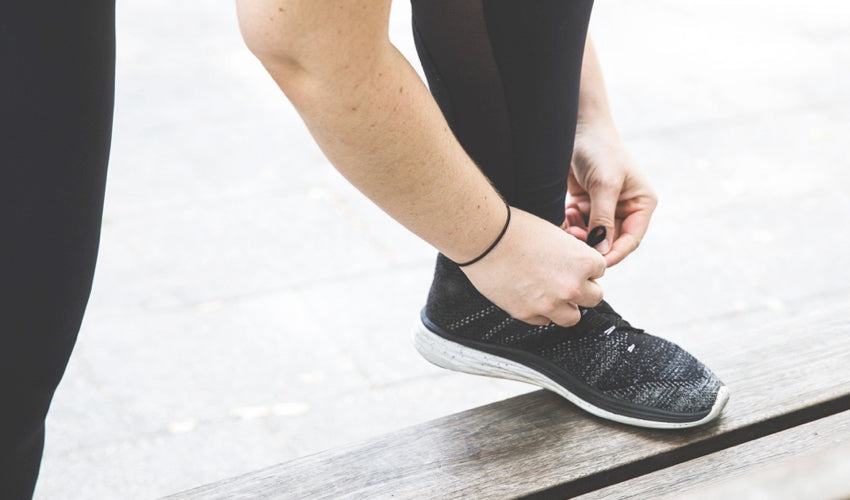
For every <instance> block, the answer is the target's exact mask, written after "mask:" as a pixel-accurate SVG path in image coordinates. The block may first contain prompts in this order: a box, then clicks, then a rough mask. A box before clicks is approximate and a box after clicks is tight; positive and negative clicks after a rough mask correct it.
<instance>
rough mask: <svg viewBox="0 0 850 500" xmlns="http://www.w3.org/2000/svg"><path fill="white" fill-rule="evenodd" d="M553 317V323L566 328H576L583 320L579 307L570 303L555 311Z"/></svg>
mask: <svg viewBox="0 0 850 500" xmlns="http://www.w3.org/2000/svg"><path fill="white" fill-rule="evenodd" d="M551 316H552V317H551V320H552V322H553V323H555V324H557V325H560V326H565V327H569V326H574V325H575V324H576V323H578V322H579V321H580V320H581V312H580V311H579V310H578V306H576V305H575V304H570V303H569V302H567V303H564V305H563V306H562V307H559V308H558V309H557V310H555V311H553V312H552V314H551Z"/></svg>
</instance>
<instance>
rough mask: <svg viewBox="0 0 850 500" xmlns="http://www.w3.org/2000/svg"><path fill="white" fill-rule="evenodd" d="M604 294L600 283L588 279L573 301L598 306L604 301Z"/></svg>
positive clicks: (582, 304) (585, 305) (577, 303)
mask: <svg viewBox="0 0 850 500" xmlns="http://www.w3.org/2000/svg"><path fill="white" fill-rule="evenodd" d="M602 295H603V294H602V287H601V286H600V285H599V283H597V282H595V281H593V280H587V281H585V282H584V283H583V284H582V287H581V290H580V293H579V295H578V296H577V297H575V298H574V299H573V300H572V301H571V302H572V303H574V304H576V305H580V306H584V307H596V306H597V305H599V303H600V302H602Z"/></svg>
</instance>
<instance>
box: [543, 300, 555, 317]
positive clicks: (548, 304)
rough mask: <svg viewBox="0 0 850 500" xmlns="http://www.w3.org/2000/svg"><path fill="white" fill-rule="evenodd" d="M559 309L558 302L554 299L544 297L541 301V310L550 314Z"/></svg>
mask: <svg viewBox="0 0 850 500" xmlns="http://www.w3.org/2000/svg"><path fill="white" fill-rule="evenodd" d="M557 310H558V304H557V303H556V302H555V301H554V300H552V299H543V300H542V301H541V302H540V312H542V313H543V314H545V315H547V316H550V315H551V314H553V313H555V312H556V311H557Z"/></svg>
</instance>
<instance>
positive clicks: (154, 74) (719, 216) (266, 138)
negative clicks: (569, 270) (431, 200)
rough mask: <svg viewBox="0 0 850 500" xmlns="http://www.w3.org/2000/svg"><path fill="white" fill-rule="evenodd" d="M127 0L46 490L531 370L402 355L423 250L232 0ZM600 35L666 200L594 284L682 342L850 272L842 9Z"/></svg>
mask: <svg viewBox="0 0 850 500" xmlns="http://www.w3.org/2000/svg"><path fill="white" fill-rule="evenodd" d="M393 7H394V9H393V16H392V21H391V22H392V25H391V37H392V39H393V40H394V42H395V43H396V44H397V45H398V46H399V48H400V49H401V50H402V51H403V52H404V53H405V54H406V55H407V56H408V57H409V58H410V59H411V61H412V62H414V65H415V66H416V67H417V68H418V61H417V60H416V56H415V51H414V49H413V43H412V39H411V36H410V33H409V27H408V26H409V6H408V4H407V3H406V2H404V1H402V0H396V1H395V2H393ZM118 14H119V18H118V33H119V35H118V47H119V52H118V77H117V104H116V117H115V135H114V143H113V154H112V160H111V165H110V174H109V181H108V187H107V201H106V206H105V215H104V224H103V235H102V243H101V250H100V258H99V262H98V268H97V274H96V277H95V286H94V290H93V293H92V297H91V301H90V305H89V309H88V311H87V314H86V318H85V321H84V323H83V327H82V330H81V332H80V338H79V342H78V344H77V347H76V349H75V351H74V354H73V356H72V359H71V362H70V364H69V367H68V371H67V374H66V376H65V378H64V380H63V382H62V384H61V385H60V387H59V390H58V392H57V394H56V398H55V400H54V403H53V407H52V411H51V413H50V415H49V417H48V431H47V445H46V450H45V457H44V462H43V466H42V471H41V477H40V481H39V484H38V487H37V490H36V498H43V499H53V498H74V499H75V498H86V499H91V498H151V497H157V496H161V495H165V494H168V493H172V492H176V491H180V490H184V489H188V488H191V487H193V486H197V485H199V484H202V483H207V482H211V481H215V480H219V479H222V478H225V477H229V476H233V475H237V474H240V473H243V472H247V471H251V470H255V469H258V468H262V467H265V466H268V465H272V464H275V463H279V462H282V461H285V460H287V459H291V458H295V457H298V456H302V455H305V454H308V453H313V452H316V451H319V450H322V449H325V448H328V447H333V446H339V445H342V444H345V443H349V442H353V441H356V440H360V439H365V438H368V437H370V436H374V435H376V434H380V433H384V432H388V431H391V430H394V429H397V428H400V427H404V426H407V425H411V424H413V423H416V422H421V421H424V420H428V419H432V418H435V417H438V416H442V415H445V414H447V413H451V412H456V411H459V410H462V409H466V408H470V407H473V406H477V405H480V404H483V403H487V402H491V401H495V400H498V399H503V398H505V397H509V396H512V395H515V394H519V393H522V392H526V391H529V390H532V388H530V387H528V386H525V385H522V384H516V383H512V382H506V381H498V380H491V379H486V378H479V377H472V376H467V375H461V374H453V373H449V372H446V371H443V370H440V369H438V368H436V367H433V366H431V365H429V364H428V363H427V362H425V361H424V360H422V359H420V358H419V356H418V355H417V354H416V353H415V351H414V350H413V348H412V346H411V342H410V327H411V326H412V324H413V321H414V319H415V317H416V314H417V312H418V310H419V308H420V307H421V305H422V303H423V300H424V297H425V293H426V291H427V286H428V283H429V279H430V273H431V266H432V263H433V257H434V252H433V250H431V249H430V248H429V247H428V246H427V245H426V244H424V243H422V242H421V241H419V240H418V239H416V237H414V236H412V235H410V234H409V233H407V232H406V231H405V230H404V229H403V228H401V227H399V226H398V225H397V224H396V223H394V222H393V221H392V220H391V219H390V218H389V217H387V216H386V215H384V214H383V213H381V212H380V211H379V210H378V209H377V208H375V207H374V206H373V205H372V204H371V203H370V202H369V201H368V200H366V199H365V198H363V197H362V195H360V194H359V193H357V192H356V190H354V189H353V188H352V187H350V186H349V185H348V184H347V183H346V182H345V181H344V180H343V179H342V178H341V177H340V176H339V175H338V174H337V173H336V172H335V170H334V169H333V168H332V167H331V166H330V165H329V164H328V162H327V160H325V159H324V157H323V155H322V154H321V152H320V151H319V150H318V148H317V147H316V146H315V144H314V143H313V142H312V139H311V138H310V136H309V134H308V133H307V132H306V130H305V128H304V126H303V125H302V123H301V121H300V119H299V117H298V116H297V114H296V113H295V111H294V110H293V109H292V107H291V106H290V105H289V104H288V103H287V102H286V100H285V99H284V97H283V96H282V95H281V94H280V92H279V90H278V89H277V88H276V87H275V85H274V84H273V82H272V81H271V79H270V78H269V77H268V76H267V75H266V74H265V72H264V71H263V69H262V68H261V66H260V65H259V63H257V62H256V61H255V60H254V59H253V57H252V56H251V55H250V54H249V53H248V51H247V50H246V49H245V48H244V47H243V45H242V42H241V39H240V37H239V34H238V28H237V25H236V20H235V11H234V7H233V5H232V3H231V2H206V3H204V4H203V5H200V4H199V3H198V2H190V1H186V0H167V1H166V0H144V1H142V0H124V1H121V2H119V3H118ZM591 30H592V32H593V34H594V40H595V42H596V45H597V47H598V50H599V53H600V57H601V58H602V63H603V66H604V68H605V72H606V77H607V81H608V85H609V91H610V93H611V98H612V105H613V107H614V112H615V115H616V118H617V120H618V123H619V124H620V126H621V128H622V132H623V135H624V136H625V138H626V140H627V142H628V143H629V145H630V146H631V148H632V151H633V154H634V155H635V156H636V157H637V158H638V159H639V161H640V162H641V164H642V165H643V166H644V167H645V169H646V171H647V173H648V175H649V177H650V179H651V180H652V181H653V183H654V186H655V187H656V189H657V191H658V192H659V195H660V198H661V204H660V206H659V209H658V211H657V212H656V215H655V217H654V220H653V224H652V228H651V231H650V233H649V235H648V237H647V238H646V239H645V241H644V243H643V245H642V247H641V249H640V250H639V251H638V252H637V253H636V254H634V255H633V256H632V257H630V258H629V259H627V261H626V262H624V263H623V264H621V265H619V266H617V267H616V268H613V269H611V270H609V272H608V274H607V275H606V277H605V279H604V281H603V284H604V286H605V290H606V297H607V298H608V299H609V301H610V302H611V303H613V304H614V305H615V306H616V307H617V309H618V310H619V311H620V312H621V313H623V314H624V315H625V316H626V317H627V318H628V319H630V320H631V321H632V322H633V323H635V324H636V325H638V326H641V327H644V328H646V329H648V330H650V331H653V332H656V333H660V334H663V335H665V336H666V337H668V338H671V339H673V340H675V341H677V342H679V343H680V344H682V345H684V346H687V345H688V342H689V339H694V338H696V337H698V336H710V335H711V334H712V332H716V331H718V329H728V328H738V329H741V331H742V337H741V338H742V342H757V341H758V339H757V338H749V337H747V336H746V330H747V328H748V327H749V326H752V325H756V324H759V323H761V322H764V321H771V320H775V319H777V318H782V317H790V316H798V315H801V314H806V312H807V311H810V310H811V309H816V308H819V307H821V306H822V305H823V304H825V303H827V302H830V301H833V300H837V299H839V298H846V297H847V296H848V295H850V286H848V278H850V263H848V259H847V257H846V256H847V255H848V251H850V236H848V229H847V226H848V216H850V201H848V199H847V197H846V193H847V191H848V189H850V174H848V172H850V152H848V149H847V139H846V138H847V137H848V136H850V96H848V92H847V90H846V89H847V88H850V6H848V4H847V3H846V2H840V1H837V0H831V1H827V0H824V1H819V2H815V3H813V4H811V5H807V6H806V8H805V9H801V8H800V7H799V3H798V2H794V3H792V2H787V1H780V2H776V1H773V2H767V1H756V2H746V3H740V2H732V1H717V0H712V1H710V2H709V1H707V0H698V1H695V2H687V3H686V4H683V3H681V2H672V1H665V0H652V1H650V2H640V5H637V4H636V3H634V2H627V1H625V0H611V1H609V2H598V3H597V5H596V7H595V11H594V15H593V20H592V24H591ZM781 334H783V335H788V336H789V340H790V339H796V340H799V339H800V338H801V337H804V336H805V332H782V333H781ZM733 348H734V346H730V349H733ZM695 354H697V355H699V353H695ZM704 361H706V362H707V364H709V365H710V364H711V361H712V360H711V359H705V360H704ZM720 375H721V377H722V374H720ZM733 391H734V388H733ZM730 404H734V394H733V399H732V401H731V402H730Z"/></svg>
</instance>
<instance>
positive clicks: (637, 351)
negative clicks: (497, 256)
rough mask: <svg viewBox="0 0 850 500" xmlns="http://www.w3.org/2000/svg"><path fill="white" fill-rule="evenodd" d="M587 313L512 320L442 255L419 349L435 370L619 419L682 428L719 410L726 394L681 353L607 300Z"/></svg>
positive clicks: (418, 329)
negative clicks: (530, 387)
mask: <svg viewBox="0 0 850 500" xmlns="http://www.w3.org/2000/svg"><path fill="white" fill-rule="evenodd" d="M581 312H582V317H581V321H579V323H578V324H576V325H575V326H572V327H569V328H565V327H562V326H558V325H556V324H554V323H549V324H548V325H544V326H535V325H529V324H528V323H524V322H522V321H519V320H517V319H514V318H512V317H511V316H510V315H509V314H507V313H506V312H505V311H503V310H502V309H500V308H498V307H497V306H496V305H494V304H493V303H492V302H490V301H489V300H487V299H486V298H485V297H484V296H483V295H481V294H480V293H478V291H477V290H476V289H475V287H474V286H473V285H472V283H471V282H470V281H469V280H468V279H467V277H466V275H465V274H464V273H463V272H462V271H461V270H460V268H459V267H458V266H457V264H455V263H454V262H452V261H451V260H449V259H448V258H446V257H445V256H443V255H440V256H439V257H438V258H437V266H436V271H435V274H434V281H433V284H432V285H431V291H430V293H429V295H428V302H427V304H426V306H425V308H424V309H423V310H422V313H421V315H420V316H421V322H419V323H417V325H416V332H415V344H416V348H417V350H418V351H419V352H420V354H422V356H423V357H425V359H427V360H428V361H430V362H431V363H433V364H435V365H437V366H440V367H443V368H448V369H450V370H456V371H461V372H465V373H472V374H476V375H487V376H491V377H501V378H506V379H510V380H517V381H520V382H527V383H530V384H534V385H537V386H539V387H542V388H544V389H548V390H550V391H553V392H555V393H557V394H559V395H561V396H563V397H565V398H566V399H568V400H569V401H570V402H572V403H573V404H575V405H576V406H578V407H579V408H581V409H583V410H585V411H587V412H590V413H592V414H594V415H596V416H598V417H602V418H605V419H608V420H613V421H615V422H621V423H624V424H630V425H636V426H639V427H651V428H656V429H680V428H685V427H695V426H698V425H702V424H704V423H706V422H709V421H711V420H713V419H715V418H716V417H717V416H718V415H719V414H720V411H721V410H722V409H723V406H724V405H725V404H726V401H727V399H728V398H729V391H728V389H727V388H726V386H725V385H723V383H722V382H721V381H720V380H719V379H718V378H717V377H716V376H715V375H714V374H713V373H712V372H711V371H710V370H709V369H708V368H706V367H705V366H704V365H703V364H702V363H700V362H699V361H698V360H697V359H695V358H694V357H693V356H691V355H690V354H688V353H687V352H686V351H685V350H684V349H682V348H681V347H679V346H677V345H676V344H674V343H672V342H668V341H666V340H664V339H662V338H659V337H655V336H653V335H650V334H648V333H646V332H644V331H643V330H641V329H639V328H635V327H633V326H631V325H630V324H629V323H628V322H627V321H625V320H624V319H623V318H622V317H621V316H620V315H619V314H617V313H616V312H615V311H614V310H613V309H612V308H611V306H609V305H608V304H607V303H605V302H602V303H601V304H599V305H598V306H596V307H594V308H582V309H581Z"/></svg>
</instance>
